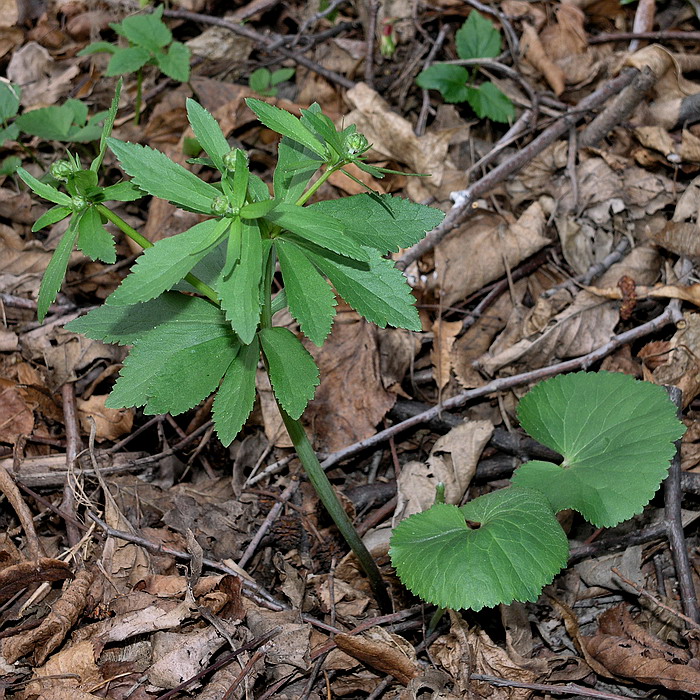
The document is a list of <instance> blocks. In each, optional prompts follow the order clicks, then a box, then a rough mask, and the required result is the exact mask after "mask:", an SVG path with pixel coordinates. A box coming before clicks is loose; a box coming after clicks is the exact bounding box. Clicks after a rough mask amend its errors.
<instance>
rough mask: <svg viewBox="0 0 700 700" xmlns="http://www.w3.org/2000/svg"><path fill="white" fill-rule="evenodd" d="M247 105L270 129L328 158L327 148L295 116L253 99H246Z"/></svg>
mask: <svg viewBox="0 0 700 700" xmlns="http://www.w3.org/2000/svg"><path fill="white" fill-rule="evenodd" d="M246 104H247V105H248V107H250V109H251V110H252V111H253V112H255V116H257V118H258V119H259V120H260V121H261V122H262V123H263V124H264V125H265V126H266V127H268V129H272V130H273V131H276V132H277V133H278V134H281V135H282V136H288V137H289V138H290V139H292V140H293V141H297V142H298V143H300V144H302V145H303V146H306V147H307V148H310V149H311V150H312V151H313V152H314V153H317V154H318V155H320V156H321V158H324V159H325V158H326V157H327V156H328V151H327V149H326V147H325V146H324V145H323V144H322V143H321V142H320V141H319V140H318V139H317V138H316V137H315V136H314V135H313V134H312V133H311V132H310V131H309V130H308V129H307V128H306V127H305V126H304V125H303V124H302V123H301V122H300V121H299V120H298V119H297V118H296V117H295V116H294V115H293V114H290V113H289V112H287V111H285V110H284V109H280V108H279V107H273V106H272V105H269V104H267V103H266V102H262V101H261V100H256V99H253V98H252V97H248V98H247V99H246Z"/></svg>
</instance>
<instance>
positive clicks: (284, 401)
mask: <svg viewBox="0 0 700 700" xmlns="http://www.w3.org/2000/svg"><path fill="white" fill-rule="evenodd" d="M258 336H259V337H260V342H261V343H262V349H263V353H264V354H265V359H266V360H267V365H268V370H269V372H270V382H271V384H272V389H273V390H274V392H275V397H276V399H277V401H279V403H280V405H281V406H282V408H283V409H284V410H285V411H286V412H287V413H288V414H289V416H290V417H291V418H292V419H293V420H297V419H298V418H299V416H301V414H302V413H303V412H304V409H305V408H306V405H307V404H308V402H309V401H310V400H311V399H312V398H313V397H314V393H315V392H316V387H317V386H318V383H319V372H318V367H317V366H316V363H315V362H314V358H313V357H311V354H310V353H309V351H308V350H307V349H306V348H305V347H304V346H303V345H302V344H301V341H300V340H299V339H298V338H297V337H296V336H295V335H294V333H292V332H291V331H290V330H289V329H287V328H262V329H261V330H260V332H259V333H258Z"/></svg>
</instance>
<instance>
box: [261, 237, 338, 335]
mask: <svg viewBox="0 0 700 700" xmlns="http://www.w3.org/2000/svg"><path fill="white" fill-rule="evenodd" d="M275 248H276V250H277V255H278V257H279V261H280V269H281V270H282V278H283V280H284V289H285V291H286V293H287V302H288V304H289V311H290V313H291V314H292V316H293V317H294V318H295V319H296V320H297V321H299V325H300V326H301V330H302V331H303V333H304V335H305V336H306V337H307V338H308V339H309V340H310V341H311V342H312V343H314V344H315V345H318V347H321V345H323V341H324V340H325V339H326V337H327V336H328V334H329V333H330V332H331V326H332V325H333V317H334V316H335V294H333V290H332V289H331V287H330V285H329V284H328V282H326V280H325V279H324V278H323V277H322V276H321V274H320V273H319V272H318V270H317V269H316V268H315V267H314V265H313V264H312V263H311V261H310V260H309V259H308V258H307V257H306V253H305V252H304V250H303V249H302V248H299V247H298V246H296V245H294V243H292V242H291V241H284V240H282V239H277V240H276V241H275Z"/></svg>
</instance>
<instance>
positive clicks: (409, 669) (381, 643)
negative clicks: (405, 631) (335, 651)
mask: <svg viewBox="0 0 700 700" xmlns="http://www.w3.org/2000/svg"><path fill="white" fill-rule="evenodd" d="M334 639H335V643H336V644H337V645H338V648H339V649H341V650H342V651H344V652H345V653H346V654H349V655H350V656H352V657H353V658H355V659H358V660H359V661H362V662H364V663H365V664H367V665H368V666H371V667H372V668H373V669H375V670H377V671H381V672H382V673H388V674H390V675H392V676H393V677H394V678H396V680H397V681H399V683H403V684H404V685H406V684H408V683H409V682H410V681H411V679H412V678H416V676H418V675H419V674H420V670H419V667H418V662H417V660H416V652H415V649H414V648H413V645H411V644H409V643H408V642H407V641H406V640H405V639H404V638H403V637H400V636H399V635H397V634H391V633H390V632H387V631H386V630H385V629H383V628H382V627H370V628H369V629H368V630H365V631H364V632H362V633H360V634H356V635H349V634H337V635H336V636H335V637H334Z"/></svg>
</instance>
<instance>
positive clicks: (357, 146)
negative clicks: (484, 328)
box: [345, 132, 369, 156]
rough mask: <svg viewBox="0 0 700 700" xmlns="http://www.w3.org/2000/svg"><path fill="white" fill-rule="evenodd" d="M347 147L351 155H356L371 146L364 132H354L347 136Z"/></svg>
mask: <svg viewBox="0 0 700 700" xmlns="http://www.w3.org/2000/svg"><path fill="white" fill-rule="evenodd" d="M345 148H346V149H347V152H348V154H349V155H351V156H356V155H359V154H360V153H364V152H365V151H366V150H367V149H368V148H369V142H368V141H367V139H366V138H365V137H364V134H358V133H357V132H354V133H352V134H348V135H347V136H346V137H345Z"/></svg>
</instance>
